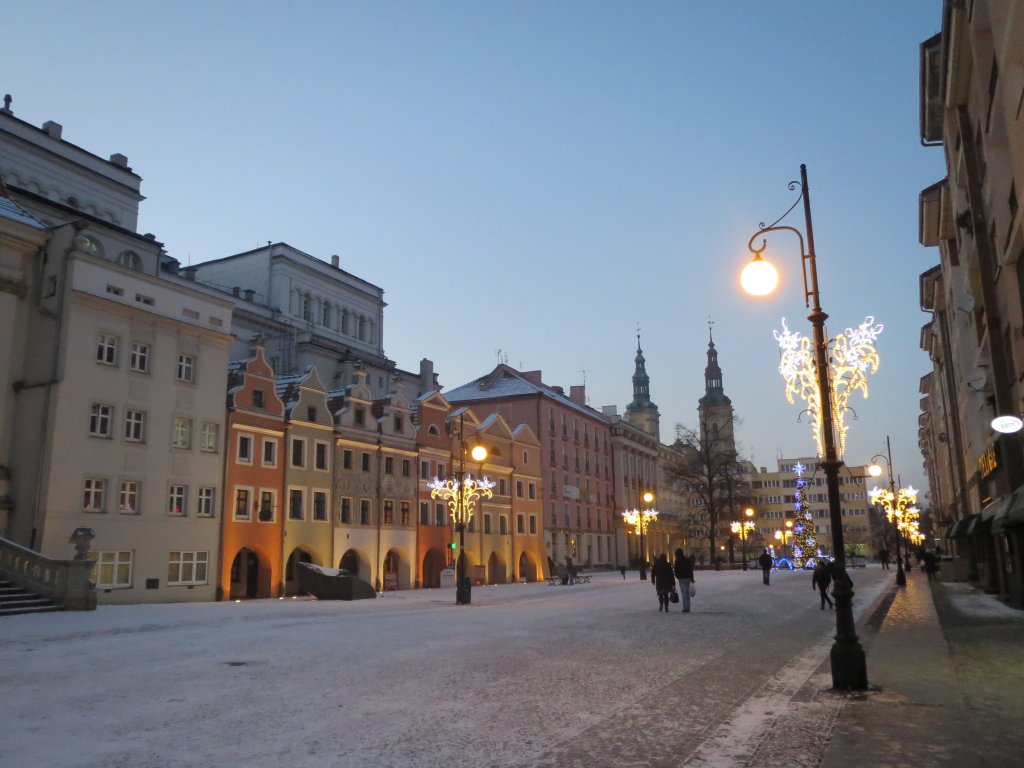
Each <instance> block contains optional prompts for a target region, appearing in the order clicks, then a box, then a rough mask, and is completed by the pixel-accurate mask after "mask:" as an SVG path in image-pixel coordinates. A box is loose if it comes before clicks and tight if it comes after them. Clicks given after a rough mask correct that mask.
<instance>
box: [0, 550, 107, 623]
mask: <svg viewBox="0 0 1024 768" xmlns="http://www.w3.org/2000/svg"><path fill="white" fill-rule="evenodd" d="M92 567H93V562H92V561H91V560H87V559H84V558H83V559H75V560H53V559H51V558H49V557H44V556H43V555H41V554H39V553H38V552H33V551H32V550H31V549H26V548H25V547H22V546H20V545H18V544H15V543H14V542H13V541H7V540H6V539H0V575H2V576H4V577H5V578H7V579H9V580H10V581H11V582H13V583H15V584H17V585H18V586H21V587H24V588H25V589H28V590H31V591H32V592H35V593H36V594H38V595H40V596H42V597H45V598H47V599H49V600H52V601H53V602H54V603H55V604H57V605H60V606H63V608H64V610H67V611H93V610H96V587H95V585H94V584H93V583H92V581H91V579H90V578H89V577H90V574H91V571H92Z"/></svg>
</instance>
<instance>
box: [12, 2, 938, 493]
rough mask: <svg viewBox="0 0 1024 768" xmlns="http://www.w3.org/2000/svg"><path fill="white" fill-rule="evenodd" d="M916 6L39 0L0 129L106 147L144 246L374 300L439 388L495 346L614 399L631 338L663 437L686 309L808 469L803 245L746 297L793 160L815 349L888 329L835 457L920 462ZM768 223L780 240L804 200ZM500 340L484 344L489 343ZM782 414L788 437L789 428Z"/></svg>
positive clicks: (925, 161)
mask: <svg viewBox="0 0 1024 768" xmlns="http://www.w3.org/2000/svg"><path fill="white" fill-rule="evenodd" d="M941 7H942V4H941V2H940V0H901V2H892V0H869V1H868V2H859V3H832V2H810V1H807V2H764V0H760V1H758V2H724V1H723V2H685V1H683V0H679V1H678V2H644V1H642V0H641V1H639V2H598V1H595V0H590V1H588V2H559V1H547V0H545V1H536V2H533V1H519V2H432V1H430V0H424V1H422V2H347V1H344V0H341V1H339V2H302V1H301V0H300V1H297V2H289V3H285V2H255V1H254V2H217V3H211V2H197V1H194V0H177V2H174V3H173V4H172V3H155V2H145V3H140V2H105V1H104V0H96V1H94V2H89V3H82V2H77V1H76V2H48V1H47V0H40V1H39V2H35V3H17V4H15V3H8V4H6V5H5V7H4V51H5V56H4V59H5V65H4V75H3V77H2V78H0V92H2V93H9V94H11V95H12V96H13V103H12V105H11V106H12V109H13V111H14V114H15V116H17V117H19V118H20V119H22V120H25V121H28V122H30V123H32V124H33V125H36V126H39V125H41V124H42V123H43V122H45V121H46V120H54V121H56V122H58V123H61V124H62V125H63V126H64V133H63V136H64V138H65V139H66V140H67V141H70V142H72V143H74V144H77V145H78V146H80V147H83V148H84V149H87V150H89V151H91V152H94V153H96V154H98V155H100V156H102V157H107V156H109V155H111V154H113V153H116V152H120V153H123V154H125V155H127V157H128V162H129V165H130V166H131V167H132V169H133V170H134V171H135V172H136V173H138V174H140V175H141V176H142V178H143V187H142V191H143V194H144V195H145V196H146V197H147V198H148V199H147V200H146V201H144V202H143V203H142V207H141V214H140V221H139V231H141V232H152V233H153V234H155V235H156V237H157V239H158V240H160V241H162V242H163V243H165V245H166V248H167V250H168V252H169V254H170V255H171V256H174V257H175V258H177V259H179V260H180V261H181V262H182V264H188V263H192V264H196V263H199V262H202V261H206V260H209V259H214V258H220V257H223V256H226V255H230V254H233V253H238V252H241V251H245V250H249V249H251V248H254V247H257V246H259V245H262V244H265V243H266V242H267V241H273V242H278V241H283V242H287V243H289V244H290V245H292V246H294V247H296V248H298V249H300V250H302V251H305V252H306V253H309V254H311V255H313V256H315V257H317V258H320V259H323V260H324V261H329V260H330V257H331V255H332V254H338V255H339V256H340V258H341V266H342V268H343V269H345V270H347V271H349V272H352V273H353V274H355V275H358V276H359V277H361V278H363V279H365V280H368V281H370V282H372V283H374V284H375V285H378V286H380V287H381V288H383V289H384V296H385V300H386V301H387V302H388V307H387V309H386V310H385V325H384V348H385V351H386V353H387V355H388V356H389V357H390V358H391V359H393V360H395V361H396V362H397V364H398V366H399V367H400V368H403V369H405V370H410V371H416V370H418V365H419V361H420V359H421V358H423V357H427V358H430V359H431V360H433V361H434V364H435V370H436V371H437V373H438V375H439V377H440V381H441V383H442V384H443V385H445V386H446V387H450V388H452V387H456V386H459V385H461V384H464V383H466V382H467V381H470V380H471V379H474V378H476V377H478V376H481V375H483V374H485V373H487V372H488V371H490V370H491V369H492V368H493V367H494V366H495V365H496V364H497V362H498V360H499V356H500V357H501V358H502V359H507V362H508V363H509V364H510V365H512V366H514V367H516V368H519V369H521V370H535V369H540V370H541V371H543V376H544V381H545V382H546V383H548V384H550V385H561V386H563V387H565V388H566V391H568V388H569V387H570V386H571V385H573V384H581V383H583V382H584V377H585V381H586V386H587V394H588V400H589V403H590V405H591V406H593V407H595V408H598V409H600V408H601V407H602V406H604V405H616V406H618V408H619V412H620V413H622V412H623V411H624V409H625V406H626V404H627V403H629V401H630V400H631V399H632V383H631V376H632V374H633V358H634V355H635V351H636V333H637V330H636V329H637V325H638V324H639V326H640V328H641V331H640V333H641V340H642V345H643V350H644V355H645V357H646V359H647V371H648V373H649V375H650V377H651V398H652V400H653V401H654V402H655V403H657V405H658V407H659V410H660V412H661V438H662V440H663V441H664V442H671V441H672V439H673V433H674V426H675V424H677V423H683V424H686V425H690V426H693V425H696V422H697V410H696V409H697V400H698V398H700V397H701V395H702V394H703V392H704V378H703V374H704V366H705V363H706V352H707V341H708V318H709V317H710V318H711V319H712V320H713V321H714V326H713V331H714V339H715V344H716V347H717V349H718V351H719V362H720V364H721V367H722V370H723V377H724V386H725V392H726V394H727V395H728V396H729V397H730V398H731V399H732V403H733V406H734V408H735V411H736V415H737V416H738V417H739V419H740V424H739V425H738V428H737V437H738V441H739V443H740V448H741V452H742V453H743V455H744V456H745V457H747V458H751V459H752V460H753V461H754V462H755V464H757V465H758V466H766V467H768V468H770V469H774V467H775V459H776V457H778V456H785V457H796V456H807V455H810V454H812V453H813V452H814V444H813V442H812V439H811V432H810V428H809V426H808V419H807V417H806V416H804V417H803V418H802V419H800V418H799V417H800V411H801V408H802V407H803V406H802V405H790V404H788V403H787V402H786V400H785V396H784V390H783V381H782V378H781V377H780V375H779V374H778V370H777V369H778V363H779V351H778V347H777V345H776V343H775V340H774V338H773V336H772V331H773V330H775V329H778V328H780V327H781V319H782V318H783V317H785V318H786V321H787V323H788V325H789V327H790V329H792V330H796V331H800V332H801V333H804V334H810V332H811V327H810V324H809V323H808V322H807V319H806V318H807V314H808V312H807V309H806V308H805V307H804V303H803V297H802V294H801V289H802V283H801V278H800V261H799V258H798V257H799V245H798V242H797V240H796V238H795V237H790V236H787V235H785V234H779V235H775V236H774V237H773V238H772V239H771V240H770V241H769V250H768V251H767V252H766V253H767V254H769V255H770V254H774V259H775V263H776V265H777V266H779V268H780V271H781V273H782V283H783V285H782V290H780V291H779V292H777V293H776V294H775V295H773V296H771V297H769V298H766V299H765V298H762V299H752V298H750V297H747V296H746V295H745V294H743V293H742V291H741V290H740V288H739V280H738V277H739V272H740V269H741V268H742V267H743V266H744V265H745V264H746V263H747V261H749V258H750V255H749V253H748V252H747V250H746V246H747V241H748V240H749V238H750V236H751V235H752V234H753V233H754V232H755V231H756V230H757V229H758V226H759V223H760V222H762V221H763V222H766V223H767V222H771V221H773V220H775V219H776V218H777V217H778V216H780V215H782V213H783V212H785V211H786V209H787V208H789V206H790V205H791V204H792V203H793V202H794V201H795V200H796V193H795V192H792V191H790V190H789V189H787V184H788V183H789V182H790V181H793V180H796V179H798V178H799V167H800V164H801V163H806V164H807V168H808V174H809V181H810V189H811V195H810V197H811V204H812V212H813V215H814V235H815V244H816V249H817V255H818V272H819V279H820V287H821V303H822V307H823V309H824V310H825V311H826V312H827V313H828V314H829V316H830V320H829V326H828V329H829V332H830V334H831V335H835V334H837V333H840V332H841V331H843V330H844V329H845V328H847V327H856V326H857V325H859V324H860V323H861V322H862V321H863V320H864V318H865V316H867V315H873V316H874V317H875V318H876V320H877V322H880V323H882V324H884V325H885V330H884V332H883V333H882V335H881V337H880V339H879V341H878V349H879V353H880V357H881V368H880V370H879V372H878V374H877V375H875V376H873V377H871V380H870V397H869V398H868V399H867V400H863V399H861V398H860V397H859V396H855V397H854V398H853V400H852V401H851V406H852V407H853V408H854V409H855V411H856V418H854V415H853V414H850V415H849V417H848V421H849V426H850V432H849V438H848V444H847V452H846V456H845V459H846V461H847V462H848V463H849V464H862V463H866V462H867V461H868V460H869V458H870V457H871V456H872V455H873V454H876V453H879V452H884V450H885V438H886V435H889V436H890V437H891V439H892V447H893V458H894V469H895V470H896V472H897V473H898V474H899V475H900V476H901V479H902V481H903V484H904V485H906V484H908V483H912V484H913V485H915V486H916V487H918V488H921V487H924V485H925V482H924V473H923V469H922V459H921V455H920V453H919V451H918V448H917V419H918V414H919V412H920V406H919V398H920V394H919V392H918V387H919V382H920V377H921V376H922V375H924V374H925V373H926V372H927V371H928V370H929V369H930V364H929V361H928V358H927V356H926V354H925V353H924V352H922V351H921V350H920V348H919V340H920V330H921V326H922V325H923V324H924V323H926V322H927V321H928V320H929V315H927V314H925V313H923V312H922V311H921V310H920V301H919V294H918V276H919V275H920V273H921V272H923V271H925V270H926V269H928V268H930V267H931V266H933V265H934V264H936V263H937V262H938V253H937V251H936V250H935V249H927V248H924V247H922V246H921V245H920V244H919V242H918V237H917V227H918V214H917V201H918V193H919V192H920V191H921V190H922V189H923V188H925V187H927V186H929V185H931V184H932V183H934V182H936V181H938V180H939V179H940V178H942V177H943V175H944V173H945V171H944V164H943V154H942V149H941V148H937V147H922V146H921V145H920V139H919V130H918V106H919V94H918V82H919V81H918V78H919V71H918V56H919V45H920V43H921V42H923V41H924V40H926V39H927V38H929V37H931V36H932V35H934V34H935V33H936V32H938V31H939V27H940V22H941ZM784 223H786V224H790V225H792V226H795V227H798V228H800V229H801V230H802V229H803V228H804V221H803V214H802V210H801V209H800V208H799V207H798V208H797V209H796V210H794V212H793V213H792V214H790V216H789V217H788V218H787V219H786V220H785V222H784ZM499 350H500V352H499ZM798 419H799V420H798Z"/></svg>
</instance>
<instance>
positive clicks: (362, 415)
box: [352, 406, 366, 427]
mask: <svg viewBox="0 0 1024 768" xmlns="http://www.w3.org/2000/svg"><path fill="white" fill-rule="evenodd" d="M352 420H353V421H354V422H355V425H356V426H357V427H361V426H363V425H364V424H366V409H365V408H363V407H362V406H356V410H355V413H353V414H352Z"/></svg>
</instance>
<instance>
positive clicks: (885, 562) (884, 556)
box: [878, 548, 889, 571]
mask: <svg viewBox="0 0 1024 768" xmlns="http://www.w3.org/2000/svg"><path fill="white" fill-rule="evenodd" d="M878 559H879V560H880V561H881V563H882V568H884V569H885V570H887V571H888V570H889V550H888V549H885V548H883V549H880V550H878Z"/></svg>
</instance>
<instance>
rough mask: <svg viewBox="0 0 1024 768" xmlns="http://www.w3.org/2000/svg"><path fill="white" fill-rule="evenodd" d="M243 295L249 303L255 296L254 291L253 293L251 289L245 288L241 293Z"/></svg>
mask: <svg viewBox="0 0 1024 768" xmlns="http://www.w3.org/2000/svg"><path fill="white" fill-rule="evenodd" d="M243 293H244V294H245V300H246V301H248V302H251V301H252V297H253V296H255V295H256V291H254V290H253V289H252V288H246V289H245V291H243Z"/></svg>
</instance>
